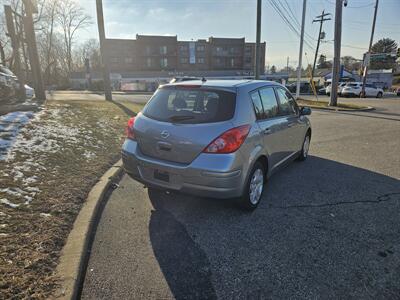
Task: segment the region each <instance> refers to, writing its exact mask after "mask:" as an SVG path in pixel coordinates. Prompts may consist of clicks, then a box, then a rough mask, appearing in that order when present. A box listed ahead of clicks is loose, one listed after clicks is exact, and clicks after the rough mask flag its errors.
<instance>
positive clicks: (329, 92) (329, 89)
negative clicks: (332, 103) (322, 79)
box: [325, 82, 347, 96]
mask: <svg viewBox="0 0 400 300" xmlns="http://www.w3.org/2000/svg"><path fill="white" fill-rule="evenodd" d="M346 84H347V82H339V84H338V90H337V91H338V94H339V95H342V90H343V88H344V87H345V86H346ZM331 90H332V84H330V85H328V86H327V87H326V89H325V93H326V94H327V95H328V96H329V95H330V94H331Z"/></svg>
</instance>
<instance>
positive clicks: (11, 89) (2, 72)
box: [0, 65, 19, 100]
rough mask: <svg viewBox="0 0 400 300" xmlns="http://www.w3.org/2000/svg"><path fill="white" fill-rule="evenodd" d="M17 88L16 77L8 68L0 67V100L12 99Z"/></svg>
mask: <svg viewBox="0 0 400 300" xmlns="http://www.w3.org/2000/svg"><path fill="white" fill-rule="evenodd" d="M18 88H19V83H18V78H17V76H15V75H14V73H13V72H11V71H10V70H9V69H8V68H6V67H4V66H2V65H0V100H6V99H10V98H14V97H15V96H16V94H17V90H18Z"/></svg>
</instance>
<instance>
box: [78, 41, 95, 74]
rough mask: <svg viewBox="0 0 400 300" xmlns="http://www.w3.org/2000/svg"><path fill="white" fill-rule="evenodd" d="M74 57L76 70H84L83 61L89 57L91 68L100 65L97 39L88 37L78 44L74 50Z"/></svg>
mask: <svg viewBox="0 0 400 300" xmlns="http://www.w3.org/2000/svg"><path fill="white" fill-rule="evenodd" d="M74 57H75V59H76V61H75V67H76V69H77V70H84V68H85V61H86V59H89V63H90V66H91V68H92V69H93V70H98V69H100V67H101V56H100V45H99V41H98V40H97V39H89V40H87V41H86V42H84V43H83V44H82V45H80V46H79V47H78V48H77V49H76V50H75V54H74Z"/></svg>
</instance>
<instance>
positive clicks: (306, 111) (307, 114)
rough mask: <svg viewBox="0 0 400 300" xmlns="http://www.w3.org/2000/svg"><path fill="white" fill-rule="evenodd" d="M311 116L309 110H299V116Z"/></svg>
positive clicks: (303, 108)
mask: <svg viewBox="0 0 400 300" xmlns="http://www.w3.org/2000/svg"><path fill="white" fill-rule="evenodd" d="M309 115H311V108H309V107H307V106H304V107H302V108H301V109H300V116H309Z"/></svg>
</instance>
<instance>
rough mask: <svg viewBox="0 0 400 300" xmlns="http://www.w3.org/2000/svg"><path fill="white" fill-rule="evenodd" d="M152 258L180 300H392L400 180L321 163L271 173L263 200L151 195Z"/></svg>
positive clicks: (399, 259)
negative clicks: (244, 202) (245, 208)
mask: <svg viewBox="0 0 400 300" xmlns="http://www.w3.org/2000/svg"><path fill="white" fill-rule="evenodd" d="M149 199H150V201H151V203H152V205H153V207H154V211H153V212H152V216H151V220H150V224H149V232H150V239H151V243H152V247H153V251H154V254H155V256H156V258H157V260H158V263H159V265H160V267H161V270H162V272H163V274H164V276H165V279H166V281H167V282H168V285H169V287H170V289H171V291H172V292H173V294H174V296H175V297H176V298H177V299H183V298H185V299H190V298H192V299H193V298H195V299H199V298H207V299H208V298H216V297H218V298H226V299H232V298H237V299H242V298H243V299H249V298H271V297H272V298H274V297H277V298H319V297H325V298H349V297H350V298H351V297H356V298H375V297H377V296H379V297H382V298H393V297H396V295H397V296H398V295H399V292H400V289H399V287H400V272H399V271H400V239H399V234H398V233H399V232H400V222H399V221H398V220H399V213H400V183H399V181H398V180H397V179H395V178H391V177H388V176H385V175H382V174H378V173H374V172H371V171H368V170H365V169H360V168H357V167H353V166H350V165H346V164H342V163H339V162H335V161H330V160H326V159H322V158H318V157H310V158H309V159H308V160H307V161H306V162H305V163H293V164H292V165H290V166H289V167H288V168H286V169H285V170H283V171H281V172H279V173H277V174H276V175H274V176H273V177H272V178H271V180H270V182H269V183H268V185H267V192H266V193H265V194H264V197H263V200H262V203H260V206H259V207H258V209H257V210H256V211H254V212H252V213H245V212H241V211H240V210H238V209H237V208H236V206H235V205H234V204H233V203H232V201H230V200H216V199H205V198H197V197H190V196H185V195H180V194H174V193H171V194H166V193H162V192H158V191H154V190H149Z"/></svg>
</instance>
